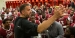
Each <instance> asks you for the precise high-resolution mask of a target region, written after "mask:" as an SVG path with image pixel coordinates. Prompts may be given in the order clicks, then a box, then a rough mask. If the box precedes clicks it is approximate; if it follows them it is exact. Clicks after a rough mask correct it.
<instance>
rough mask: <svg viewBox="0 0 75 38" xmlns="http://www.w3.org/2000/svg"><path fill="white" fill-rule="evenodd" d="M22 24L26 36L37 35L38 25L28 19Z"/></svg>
mask: <svg viewBox="0 0 75 38" xmlns="http://www.w3.org/2000/svg"><path fill="white" fill-rule="evenodd" d="M22 25H23V26H22V28H23V30H24V33H25V34H26V35H28V36H37V35H38V32H37V27H38V25H36V24H34V23H31V22H29V21H23V22H22Z"/></svg>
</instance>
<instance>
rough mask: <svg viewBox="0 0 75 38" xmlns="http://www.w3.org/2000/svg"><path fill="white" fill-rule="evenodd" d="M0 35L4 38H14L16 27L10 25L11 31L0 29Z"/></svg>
mask: <svg viewBox="0 0 75 38" xmlns="http://www.w3.org/2000/svg"><path fill="white" fill-rule="evenodd" d="M0 35H1V36H2V37H3V38H14V25H13V24H11V25H10V29H9V30H5V29H4V28H3V27H1V28H0Z"/></svg>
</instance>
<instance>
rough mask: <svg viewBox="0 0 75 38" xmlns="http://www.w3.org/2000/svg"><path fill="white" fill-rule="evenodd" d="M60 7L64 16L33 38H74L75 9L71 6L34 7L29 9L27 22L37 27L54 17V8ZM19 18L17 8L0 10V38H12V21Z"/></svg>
mask: <svg viewBox="0 0 75 38" xmlns="http://www.w3.org/2000/svg"><path fill="white" fill-rule="evenodd" d="M30 5H31V4H30ZM31 7H32V6H31ZM61 7H63V8H64V11H63V12H64V14H63V15H64V16H63V15H62V16H61V17H60V18H58V19H57V20H56V21H55V22H54V23H53V24H51V26H50V27H49V28H48V29H46V30H45V31H44V32H42V33H40V34H38V36H34V38H75V8H74V7H72V6H64V5H62V4H59V6H48V5H47V4H46V5H41V6H40V7H38V6H37V5H35V6H33V7H32V9H31V11H32V12H31V14H30V16H29V18H28V20H29V21H30V22H32V23H36V24H37V25H39V24H41V23H42V22H43V21H45V20H48V19H49V18H50V17H52V16H53V15H54V9H55V8H59V9H60V8H61ZM59 11H60V10H59ZM19 16H20V10H19V7H17V8H15V9H13V8H12V6H10V8H4V7H3V8H2V10H0V38H14V21H15V19H16V18H17V17H19ZM57 16H58V15H57Z"/></svg>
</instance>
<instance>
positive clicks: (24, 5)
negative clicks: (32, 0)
mask: <svg viewBox="0 0 75 38" xmlns="http://www.w3.org/2000/svg"><path fill="white" fill-rule="evenodd" d="M26 6H30V5H29V4H27V3H25V4H22V5H21V6H20V13H22V12H21V11H22V10H24V9H25V7H26Z"/></svg>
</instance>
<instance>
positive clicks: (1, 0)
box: [0, 0, 6, 10]
mask: <svg viewBox="0 0 75 38" xmlns="http://www.w3.org/2000/svg"><path fill="white" fill-rule="evenodd" d="M2 7H5V8H6V4H5V0H0V10H1V9H2Z"/></svg>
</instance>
